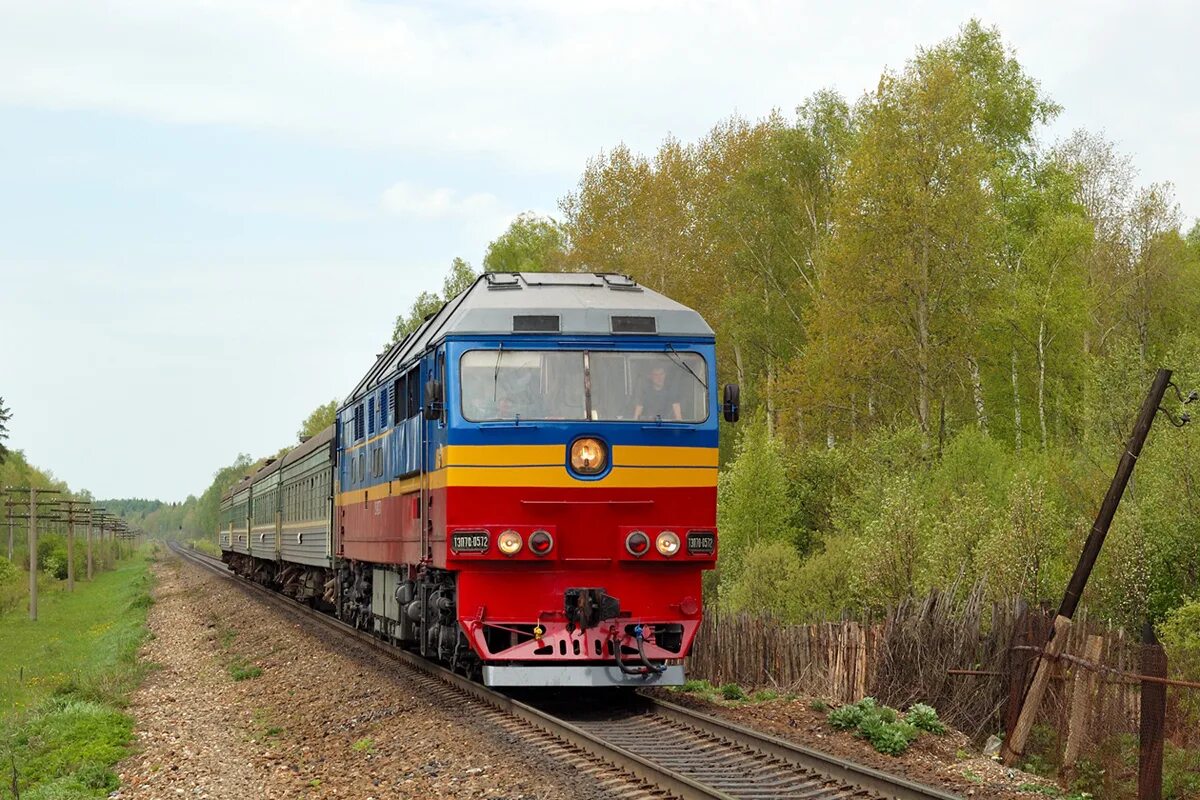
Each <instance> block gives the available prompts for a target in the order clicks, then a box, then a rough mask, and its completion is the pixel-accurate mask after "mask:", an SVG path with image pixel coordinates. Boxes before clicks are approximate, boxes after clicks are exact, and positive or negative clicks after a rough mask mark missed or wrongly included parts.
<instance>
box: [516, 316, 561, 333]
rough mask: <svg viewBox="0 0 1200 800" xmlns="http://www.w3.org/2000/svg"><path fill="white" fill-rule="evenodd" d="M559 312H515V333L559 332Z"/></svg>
mask: <svg viewBox="0 0 1200 800" xmlns="http://www.w3.org/2000/svg"><path fill="white" fill-rule="evenodd" d="M560 329H561V327H560V325H559V318H558V315H557V314H513V333H558V332H559V330H560Z"/></svg>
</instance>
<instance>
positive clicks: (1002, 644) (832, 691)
mask: <svg viewBox="0 0 1200 800" xmlns="http://www.w3.org/2000/svg"><path fill="white" fill-rule="evenodd" d="M1052 616H1053V611H1052V610H1051V609H1048V608H1046V609H1028V608H1026V607H1025V606H1024V605H1023V604H1022V603H1021V602H1020V601H1017V600H1012V601H1007V602H993V601H990V600H988V599H987V597H986V592H985V589H984V587H983V586H982V585H977V586H974V587H971V588H969V589H960V588H959V587H950V588H949V589H947V590H946V591H944V592H943V591H933V592H931V593H930V594H928V595H926V596H925V597H921V598H910V599H908V600H905V601H903V602H901V603H899V604H898V605H897V606H895V607H894V608H891V609H889V610H888V611H887V612H886V613H884V614H881V615H879V616H877V617H862V618H858V619H852V618H848V617H847V618H843V619H838V620H829V621H823V622H818V623H813V624H806V625H796V624H782V623H780V622H779V621H778V620H775V619H772V618H771V617H768V616H758V615H750V614H729V613H725V614H723V613H720V612H718V611H716V610H713V609H710V610H709V612H708V613H707V614H706V616H705V619H704V622H703V624H702V626H701V629H700V633H699V635H698V636H697V639H696V642H695V643H694V645H693V648H692V653H691V655H690V656H689V658H688V662H687V670H688V673H689V674H690V676H691V677H694V678H704V679H707V680H709V681H711V682H712V683H714V684H718V685H719V684H723V683H729V682H734V683H738V684H741V685H743V686H753V687H775V688H778V689H782V690H786V691H790V692H796V693H798V694H802V695H806V696H811V697H819V698H824V699H826V700H828V701H830V702H832V703H835V704H836V703H844V702H852V701H854V700H858V699H860V698H862V697H864V696H867V695H871V696H874V697H876V698H878V699H879V700H880V701H882V702H885V703H888V704H889V705H893V706H896V707H901V708H902V707H906V706H907V705H910V704H911V703H914V702H918V701H920V702H926V703H931V704H933V705H935V706H936V707H937V708H938V709H939V711H941V712H942V715H943V717H944V718H945V719H947V721H949V722H950V723H951V724H953V725H954V726H955V727H957V728H959V729H960V730H963V731H965V732H967V733H968V734H971V735H975V736H978V735H984V734H986V733H990V732H995V731H997V730H1002V729H1003V728H1004V727H1005V722H1006V719H1005V717H1006V712H1007V711H1008V709H1009V707H1010V705H1011V702H1010V696H1011V695H1012V693H1013V691H1014V684H1015V685H1016V686H1018V687H1019V686H1020V681H1021V676H1022V671H1023V669H1024V668H1025V664H1026V662H1027V660H1028V656H1029V654H1028V653H1027V652H1022V651H1020V650H1013V646H1014V645H1018V646H1019V645H1021V644H1022V643H1028V644H1038V645H1040V644H1041V643H1042V642H1044V640H1045V631H1046V630H1047V629H1048V627H1047V626H1048V625H1049V621H1050V619H1051V618H1052ZM1089 636H1099V637H1100V640H1101V641H1100V655H1099V662H1100V663H1101V664H1103V665H1104V666H1105V667H1107V668H1109V669H1116V670H1121V671H1136V669H1137V664H1138V658H1139V652H1140V650H1139V648H1140V645H1139V643H1138V642H1136V641H1133V638H1135V637H1130V636H1128V635H1127V634H1126V633H1125V632H1124V631H1122V630H1119V629H1114V628H1113V627H1111V626H1109V625H1100V624H1097V623H1094V622H1093V621H1091V620H1090V619H1089V618H1088V614H1087V611H1086V609H1081V610H1080V613H1079V614H1078V615H1077V621H1076V624H1075V626H1074V627H1073V628H1072V629H1071V636H1070V639H1069V640H1068V644H1067V652H1068V653H1071V654H1076V655H1079V656H1081V657H1082V656H1083V655H1084V654H1085V652H1086V647H1087V641H1088V637H1089ZM1073 673H1074V670H1072V669H1071V668H1070V666H1069V665H1067V664H1062V665H1060V666H1059V668H1058V673H1057V674H1056V675H1055V680H1054V681H1052V686H1051V690H1050V692H1049V693H1048V697H1047V700H1046V702H1045V703H1044V706H1043V712H1042V716H1043V717H1044V718H1045V719H1044V721H1045V722H1047V723H1049V724H1051V725H1052V726H1054V727H1056V728H1057V729H1059V730H1066V728H1067V718H1068V717H1069V715H1070V705H1071V704H1070V695H1071V684H1072V680H1071V678H1072V675H1073ZM1096 691H1097V698H1096V702H1095V703H1094V704H1092V705H1091V706H1090V709H1089V712H1088V713H1089V716H1091V718H1092V720H1091V724H1092V725H1094V726H1095V727H1096V728H1097V729H1098V730H1106V731H1110V732H1114V733H1116V732H1129V733H1135V732H1136V731H1137V730H1138V718H1139V698H1140V694H1139V691H1140V690H1139V687H1138V686H1137V685H1136V684H1130V683H1129V682H1128V681H1121V680H1117V679H1112V678H1103V679H1101V680H1099V681H1098V687H1097V690H1096Z"/></svg>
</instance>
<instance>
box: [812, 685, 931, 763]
mask: <svg viewBox="0 0 1200 800" xmlns="http://www.w3.org/2000/svg"><path fill="white" fill-rule="evenodd" d="M935 716H936V715H935ZM828 720H829V724H830V725H832V726H833V727H834V728H837V729H838V730H842V731H854V733H855V735H856V736H860V737H862V738H863V739H866V740H867V741H868V742H870V743H871V746H872V747H874V748H875V749H876V750H878V751H879V752H880V753H885V754H887V755H890V756H898V755H900V754H901V753H903V752H904V751H905V750H907V749H908V746H909V745H910V744H911V743H912V742H913V741H915V740H916V738H917V737H918V736H920V735H921V730H920V728H918V727H917V726H916V725H913V724H911V723H909V722H905V721H901V720H900V715H899V714H897V713H896V709H894V708H890V707H888V706H881V705H879V703H877V702H876V700H875V698H873V697H864V698H863V699H862V700H859V701H858V702H857V703H847V704H846V705H844V706H842V707H841V708H837V709H834V710H833V711H831V712H829V716H828Z"/></svg>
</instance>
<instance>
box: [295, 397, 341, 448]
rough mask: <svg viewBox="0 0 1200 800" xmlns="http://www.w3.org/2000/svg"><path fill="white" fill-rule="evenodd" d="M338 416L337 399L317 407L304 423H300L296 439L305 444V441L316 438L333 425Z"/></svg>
mask: <svg viewBox="0 0 1200 800" xmlns="http://www.w3.org/2000/svg"><path fill="white" fill-rule="evenodd" d="M336 416H337V399H336V398H335V399H333V400H330V401H329V402H328V403H323V404H322V405H319V406H317V407H316V408H314V409H313V412H312V413H311V414H309V415H308V416H307V417H305V419H304V422H302V423H300V430H299V431H297V432H296V438H297V439H299V440H300V441H302V442H303V441H304V440H305V439H310V438H312V437H313V436H316V435H317V434H318V433H320V432H321V431H323V430H325V429H326V428H328V427H329V426H330V425H332V424H333V421H334V418H335V417H336Z"/></svg>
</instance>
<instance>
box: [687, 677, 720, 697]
mask: <svg viewBox="0 0 1200 800" xmlns="http://www.w3.org/2000/svg"><path fill="white" fill-rule="evenodd" d="M679 691H681V692H687V693H689V694H708V693H709V692H715V691H716V687H715V686H713V685H712V684H711V683H709V682H708V681H703V680H689V681H684V682H683V686H680V687H679Z"/></svg>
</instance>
